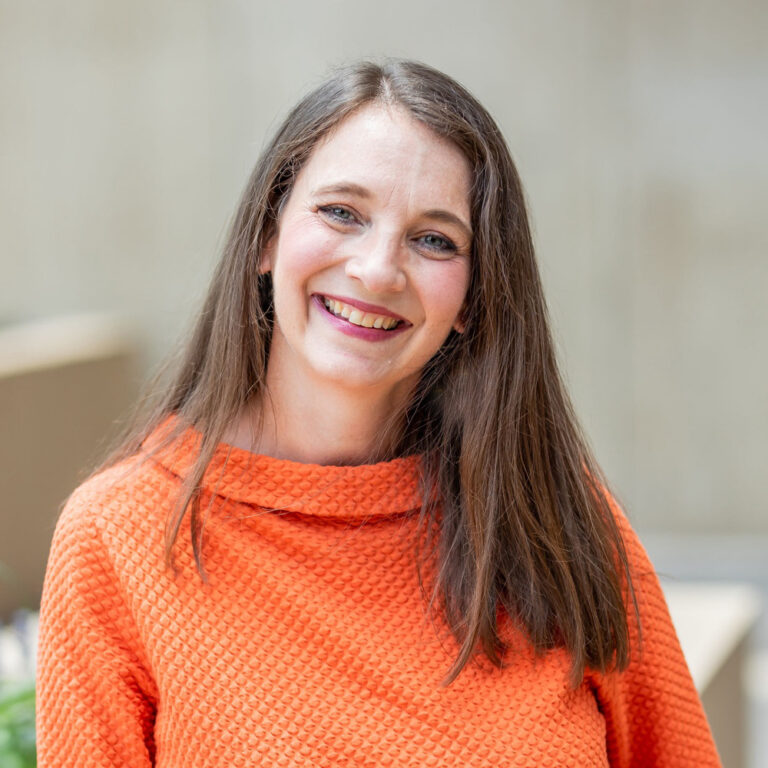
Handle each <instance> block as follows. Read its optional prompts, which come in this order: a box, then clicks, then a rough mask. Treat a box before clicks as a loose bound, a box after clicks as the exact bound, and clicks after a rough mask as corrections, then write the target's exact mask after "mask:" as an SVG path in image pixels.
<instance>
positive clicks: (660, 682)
mask: <svg viewBox="0 0 768 768" xmlns="http://www.w3.org/2000/svg"><path fill="white" fill-rule="evenodd" d="M615 513H616V516H617V522H618V524H619V529H620V531H621V534H622V537H623V540H624V545H625V548H626V552H627V558H628V561H629V565H630V573H631V576H632V581H633V585H634V591H635V596H636V599H637V606H638V613H639V620H640V631H639V632H638V627H637V623H636V622H635V620H634V616H633V611H632V607H631V605H630V608H629V614H630V636H631V651H630V653H631V656H630V662H629V666H628V668H627V669H626V670H625V671H623V672H612V673H609V674H593V675H592V676H591V680H592V684H593V687H594V690H595V696H596V698H597V701H598V705H599V706H600V709H601V710H602V712H603V715H604V717H605V721H606V728H607V735H606V738H607V748H608V755H609V759H610V764H611V765H612V766H620V768H630V767H631V768H639V767H640V766H649V767H650V766H654V768H663V767H664V766H669V767H670V768H671V767H672V766H674V768H683V767H684V766H690V767H691V768H694V766H696V768H704V767H707V766H713V767H714V766H720V761H719V758H718V756H717V750H716V748H715V745H714V741H713V739H712V735H711V733H710V730H709V725H708V723H707V719H706V716H705V714H704V710H703V708H702V705H701V701H700V700H699V697H698V694H697V692H696V689H695V687H694V684H693V680H692V679H691V675H690V672H689V671H688V666H687V664H686V662H685V658H684V657H683V653H682V650H681V648H680V643H679V641H678V638H677V634H676V632H675V629H674V626H673V624H672V620H671V618H670V615H669V610H668V608H667V604H666V600H665V598H664V594H663V592H662V590H661V586H660V584H659V580H658V578H657V576H656V573H655V571H654V569H653V566H652V565H651V562H650V560H649V558H648V555H647V554H646V552H645V550H644V548H643V546H642V544H641V543H640V541H639V539H638V537H637V535H636V534H635V532H634V531H633V530H632V528H631V527H630V525H629V523H628V522H627V520H626V518H625V517H624V515H623V513H622V512H621V511H620V510H618V509H616V510H615Z"/></svg>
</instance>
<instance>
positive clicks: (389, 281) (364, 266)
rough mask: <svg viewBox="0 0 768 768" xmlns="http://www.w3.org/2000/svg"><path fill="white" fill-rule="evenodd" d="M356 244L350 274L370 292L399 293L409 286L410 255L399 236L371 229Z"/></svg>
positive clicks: (347, 272) (350, 258)
mask: <svg viewBox="0 0 768 768" xmlns="http://www.w3.org/2000/svg"><path fill="white" fill-rule="evenodd" d="M354 247H355V253H354V255H352V256H350V257H349V258H348V259H347V262H346V266H345V270H346V274H347V275H348V276H349V277H352V278H355V279H356V280H359V281H360V282H361V283H362V284H363V285H364V286H365V288H366V289H367V290H368V291H369V292H370V293H398V292H400V291H402V290H403V289H404V288H405V284H406V276H405V272H404V270H403V259H405V258H407V257H406V255H405V253H404V248H403V246H402V243H401V242H400V240H399V237H398V236H397V235H395V234H394V233H393V234H392V235H388V234H386V233H374V232H369V234H368V235H367V236H366V237H364V238H361V239H360V240H358V241H357V242H356V243H355V246H354Z"/></svg>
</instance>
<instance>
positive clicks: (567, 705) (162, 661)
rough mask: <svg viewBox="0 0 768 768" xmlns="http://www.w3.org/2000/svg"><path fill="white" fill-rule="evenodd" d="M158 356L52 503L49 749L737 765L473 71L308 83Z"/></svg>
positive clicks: (374, 71)
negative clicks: (164, 353)
mask: <svg viewBox="0 0 768 768" xmlns="http://www.w3.org/2000/svg"><path fill="white" fill-rule="evenodd" d="M170 375H171V379H170V382H169V383H167V384H166V386H165V387H164V388H158V386H157V385H153V389H154V390H155V391H158V390H159V391H160V392H161V393H162V394H161V396H160V398H159V399H158V400H157V401H156V402H155V403H153V404H151V407H150V409H149V411H148V412H147V413H143V414H142V415H140V416H138V417H137V420H136V423H135V424H134V425H133V427H132V429H131V430H129V432H128V434H127V435H126V437H125V439H124V441H123V442H122V444H121V445H120V447H119V448H118V449H117V450H116V452H115V453H114V454H113V456H112V457H110V459H109V460H108V461H107V462H105V464H104V465H103V466H102V467H101V468H100V469H99V470H98V471H97V472H96V473H94V475H93V476H92V477H91V479H90V480H89V481H88V482H86V483H85V484H84V485H83V486H82V487H81V488H79V489H78V490H77V491H76V492H75V493H74V494H73V496H72V497H71V499H70V500H69V502H68V504H67V506H66V508H65V510H64V512H63V514H62V516H61V518H60V520H59V523H58V525H57V530H56V535H55V537H54V543H53V547H52V550H51V556H50V561H49V566H48V574H47V577H46V586H45V593H44V596H43V605H42V610H41V630H40V649H39V706H38V733H39V742H40V755H41V764H42V765H48V766H59V765H61V766H63V765H71V764H73V763H76V764H82V765H89V766H90V765H92V766H118V765H119V766H123V765H131V766H149V765H157V766H173V765H196V766H213V765H270V766H273V765H282V766H300V765H318V766H321V765H326V766H331V765H350V766H352V765H353V766H360V765H392V766H395V765H397V766H401V765H402V766H405V765H413V766H424V765H430V766H449V765H466V766H499V765H514V766H531V767H533V766H542V765H579V766H607V765H610V766H622V767H627V768H628V767H629V766H643V765H647V766H651V765H653V766H697V768H700V767H701V766H716V765H718V764H719V763H718V759H717V754H716V751H715V748H714V745H713V744H712V740H711V736H710V734H709V730H708V727H707V723H706V719H705V717H704V714H703V712H702V710H701V705H700V703H699V701H698V699H697V696H696V693H695V691H694V689H693V685H692V683H691V679H690V675H689V674H688V670H687V668H686V665H685V661H684V660H683V657H682V654H681V652H680V648H679V644H678V643H677V640H676V637H675V634H674V630H673V628H672V625H671V622H670V619H669V614H668V611H667V609H666V605H665V603H664V598H663V596H662V594H661V591H660V589H659V585H658V581H657V580H656V577H655V574H654V573H653V569H652V568H651V566H650V564H649V562H648V559H647V557H646V555H645V553H644V551H643V549H642V547H641V545H640V544H639V542H638V540H637V538H636V536H635V534H634V532H633V531H632V529H631V528H630V526H629V524H628V523H627V521H626V518H625V517H624V516H623V514H622V512H621V511H620V510H619V509H618V507H617V506H616V504H615V502H614V501H613V499H612V497H611V496H610V494H609V492H608V490H607V486H606V484H605V482H604V481H603V480H602V477H601V474H600V470H599V467H598V466H597V464H596V462H595V461H594V459H593V458H592V456H591V454H590V452H589V450H588V448H587V446H586V443H585V441H584V439H583V438H582V437H581V434H580V431H579V428H578V425H577V423H576V420H575V418H574V416H573V413H572V410H571V407H570V405H569V401H568V397H567V394H566V392H565V390H564V388H563V385H562V382H561V379H560V376H559V373H558V369H557V365H556V361H555V356H554V351H553V344H552V340H551V336H550V332H549V328H548V324H547V313H546V305H545V302H544V298H543V295H542V291H541V284H540V280H539V275H538V269H537V266H536V261H535V257H534V252H533V246H532V242H531V236H530V231H529V227H528V222H527V216H526V211H525V205H524V199H523V193H522V188H521V185H520V182H519V179H518V177H517V173H516V170H515V167H514V165H513V163H512V159H511V157H510V155H509V151H508V149H507V147H506V144H505V142H504V140H503V138H502V136H501V133H500V131H499V129H498V127H497V126H496V124H495V123H494V121H493V120H492V118H491V117H490V115H488V113H487V112H486V111H485V110H484V108H483V107H482V106H481V105H480V104H479V103H478V102H477V101H476V100H475V99H474V98H473V97H472V96H471V95H470V94H469V93H468V92H467V91H466V90H464V89H463V88H462V87H461V86H460V85H459V84H458V83H456V82H455V81H453V80H451V79H450V78H449V77H447V76H446V75H443V74H442V73H440V72H437V71H436V70H434V69H431V68H429V67H426V66H424V65H422V64H418V63H415V62H408V61H390V62H387V63H385V64H383V65H378V64H373V63H368V62H363V63H360V64H356V65H353V66H351V67H349V68H347V69H344V70H341V71H339V72H338V73H336V74H335V75H334V76H333V77H331V78H330V79H329V80H328V81H327V82H325V83H324V84H323V85H321V86H320V87H319V88H318V89H317V90H315V91H313V92H312V93H310V94H309V95H308V96H307V97H305V98H304V99H303V100H302V101H301V102H300V103H299V104H298V105H297V106H296V107H295V108H294V110H293V111H292V112H291V113H290V115H289V116H288V117H287V118H286V120H285V122H284V123H283V125H282V126H281V128H280V129H279V130H278V132H277V134H276V136H275V137H274V139H273V141H272V142H271V144H270V145H269V146H268V147H267V149H266V150H265V152H264V154H263V155H262V157H261V158H260V160H259V162H258V163H257V166H256V168H255V170H254V172H253V174H252V176H251V179H250V181H249V183H248V185H247V187H246V190H245V193H244V195H243V198H242V201H241V203H240V206H239V209H238V212H237V215H236V216H235V220H234V223H233V227H232V231H231V234H230V237H229V239H228V242H227V245H226V247H225V249H224V253H223V256H222V258H221V261H220V263H219V266H218V269H217V272H216V275H215V278H214V281H213V283H212V285H211V288H210V291H209V294H208V298H207V300H206V303H205V306H204V307H203V310H202V312H201V313H200V316H199V318H198V321H197V325H196V329H195V333H194V335H193V337H192V340H191V342H190V344H189V345H188V346H187V347H186V348H185V349H184V350H183V352H182V355H181V358H180V363H179V364H178V366H177V367H171V369H170ZM185 525H186V526H188V533H182V530H183V529H184V527H185ZM641 634H642V643H641Z"/></svg>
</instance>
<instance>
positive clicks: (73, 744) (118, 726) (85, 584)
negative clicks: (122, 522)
mask: <svg viewBox="0 0 768 768" xmlns="http://www.w3.org/2000/svg"><path fill="white" fill-rule="evenodd" d="M95 517H96V516H95V515H91V514H89V511H88V505H87V504H84V503H83V502H82V501H78V499H77V496H75V497H73V498H72V499H70V501H69V502H68V504H67V506H66V507H65V509H64V511H63V513H62V515H61V517H60V519H59V522H58V524H57V526H56V531H55V533H54V538H53V544H52V547H51V553H50V556H49V560H48V567H47V570H46V576H45V585H44V588H43V597H42V603H41V608H40V634H39V640H38V663H37V743H38V761H39V762H38V766H39V768H58V767H59V766H71V765H83V766H85V765H87V766H89V767H90V768H106V767H107V766H110V767H112V766H114V767H117V766H121V768H122V767H124V766H131V768H141V767H142V766H151V765H153V764H154V740H153V729H154V718H155V710H156V692H155V686H154V682H153V680H152V677H151V676H150V675H149V674H148V672H147V670H146V665H145V664H142V662H141V660H140V656H141V652H140V645H139V643H138V639H137V632H136V629H135V625H134V623H133V621H132V618H131V616H130V613H129V611H128V609H127V606H126V604H125V601H124V598H123V596H122V594H121V590H120V588H119V583H118V579H117V577H116V574H115V571H114V569H113V567H112V564H111V562H110V560H109V558H108V557H107V553H106V547H105V546H104V544H103V542H102V539H101V537H100V534H99V532H98V525H97V522H98V521H97V520H96V519H95Z"/></svg>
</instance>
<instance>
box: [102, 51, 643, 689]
mask: <svg viewBox="0 0 768 768" xmlns="http://www.w3.org/2000/svg"><path fill="white" fill-rule="evenodd" d="M376 101H380V102H384V103H387V104H394V105H397V106H399V107H401V108H403V109H405V110H407V111H408V112H409V113H410V114H411V115H412V116H413V117H414V118H415V119H417V120H420V121H421V122H422V123H424V124H426V125H427V126H429V127H430V128H431V129H432V130H434V131H435V132H436V133H437V134H439V135H440V136H443V137H446V138H448V139H449V140H451V141H452V142H454V143H455V144H456V145H457V146H458V147H459V148H460V149H461V150H462V152H463V153H464V154H465V156H466V157H467V159H468V160H469V163H470V165H471V168H472V174H473V185H472V191H471V198H472V199H471V201H470V204H471V205H470V207H471V216H472V229H473V231H474V237H473V244H472V253H471V259H470V263H471V274H470V285H469V291H468V300H467V304H466V311H465V315H464V317H463V320H464V324H465V330H464V332H463V333H462V334H458V333H455V332H452V333H451V335H450V336H449V338H448V340H447V341H446V342H445V344H444V345H443V347H442V348H441V350H440V351H439V352H438V354H437V355H435V357H434V358H433V359H432V360H431V361H430V362H429V364H428V365H427V367H426V369H425V370H424V372H423V374H422V376H421V381H420V383H419V386H418V387H417V389H416V392H415V395H414V398H413V401H412V402H411V403H410V405H409V407H408V410H407V412H406V414H405V418H404V421H403V420H400V421H399V423H400V424H401V425H402V424H403V423H404V425H405V426H404V428H403V429H402V434H400V435H399V438H398V440H397V441H396V442H395V444H394V445H395V446H396V447H395V448H394V450H392V451H390V454H394V455H403V454H407V453H413V452H418V453H420V454H422V455H423V457H424V462H423V466H424V476H423V484H424V496H423V498H424V508H423V509H422V515H421V522H422V525H423V526H424V528H425V529H427V530H432V531H437V533H436V534H435V538H434V539H429V537H427V539H426V540H427V541H429V542H431V544H430V549H431V552H432V554H433V555H434V557H435V563H436V569H435V573H436V578H435V583H434V592H433V595H432V596H433V598H436V599H437V601H438V602H439V604H440V606H441V609H442V611H443V614H444V616H445V618H446V620H447V623H448V626H449V627H450V628H451V631H452V632H453V634H454V635H455V637H456V639H457V641H458V642H459V644H460V651H459V653H458V655H457V657H456V659H455V661H454V663H453V665H452V667H451V669H450V670H449V671H448V673H447V675H446V678H445V681H444V682H445V683H446V684H448V683H450V682H452V681H453V680H454V679H455V678H456V677H457V676H458V675H459V673H460V672H461V670H462V669H463V668H464V666H465V665H466V664H467V662H468V661H469V660H470V659H471V658H472V656H473V654H474V652H475V651H476V650H482V651H483V652H484V653H485V655H486V656H487V657H488V658H489V659H490V660H491V661H492V662H493V663H494V664H497V665H501V664H502V662H503V657H504V652H505V650H506V649H505V644H504V642H503V640H502V636H501V634H502V633H501V632H500V628H499V624H498V615H499V614H498V611H499V608H501V609H503V610H504V612H505V613H506V616H508V617H509V618H510V619H511V620H512V621H513V622H514V623H515V624H516V625H517V626H519V627H520V628H521V629H522V630H523V631H524V632H525V633H526V635H527V636H528V638H529V640H530V642H531V643H532V645H533V647H534V648H535V649H536V651H537V652H539V653H542V652H544V651H546V650H547V649H551V648H555V647H564V648H565V649H567V651H568V652H569V653H570V657H571V659H572V682H573V684H578V682H580V680H581V678H582V676H583V673H584V670H585V668H587V667H589V668H593V669H598V670H607V669H610V668H617V669H622V668H624V667H625V666H626V665H627V663H628V661H629V646H630V643H629V618H628V615H629V614H630V613H632V612H634V614H635V615H636V606H635V602H634V593H633V591H632V582H631V578H630V573H629V567H628V564H627V558H626V553H625V551H624V547H623V544H622V539H621V535H620V533H619V530H618V528H617V524H616V521H615V519H614V515H613V513H612V511H611V508H610V498H609V496H608V492H607V490H606V486H605V483H604V481H603V479H602V476H601V474H600V470H599V468H598V466H597V464H596V462H595V461H594V459H593V458H592V455H591V453H590V450H589V448H588V446H587V444H586V441H585V440H584V438H583V436H582V435H581V432H580V430H579V427H578V425H577V421H576V418H575V416H574V413H573V410H572V408H571V405H570V403H569V399H568V396H567V394H566V391H565V388H564V386H563V383H562V380H561V377H560V374H559V372H558V367H557V363H556V360H555V354H554V346H553V342H552V338H551V334H550V330H549V322H548V318H547V310H546V304H545V301H544V296H543V293H542V288H541V281H540V277H539V273H538V267H537V264H536V260H535V257H534V249H533V243H532V239H531V233H530V229H529V225H528V218H527V214H526V207H525V200H524V195H523V190H522V187H521V184H520V180H519V178H518V175H517V171H516V170H515V166H514V163H513V162H512V158H511V156H510V153H509V150H508V148H507V146H506V143H505V141H504V139H503V137H502V135H501V132H500V131H499V129H498V127H497V126H496V124H495V122H494V121H493V119H492V118H491V116H490V115H489V114H488V113H487V112H486V110H485V109H484V108H483V107H482V106H481V105H480V104H479V103H478V102H477V100H476V99H475V98H474V97H473V96H472V95H471V94H470V93H468V92H467V91H466V90H465V89H464V88H463V87H462V86H460V85H459V84H458V83H456V82H455V81H454V80H452V79H451V78H449V77H447V76H446V75H444V74H442V73H440V72H438V71H436V70H434V69H432V68H430V67H428V66H426V65H424V64H420V63H416V62H412V61H402V60H390V61H386V62H385V63H383V64H378V63H371V62H361V63H358V64H355V65H352V66H349V67H347V68H344V69H341V70H339V71H338V72H336V74H334V75H333V76H332V77H331V78H330V79H329V80H327V81H326V82H325V83H323V84H322V85H321V86H319V87H318V88H317V89H316V90H314V91H312V92H311V93H310V94H309V95H307V96H306V97H305V98H304V99H303V100H302V101H301V102H300V103H299V104H298V105H297V106H296V107H295V108H294V109H293V110H292V111H291V112H290V114H289V115H288V117H287V118H286V119H285V121H284V122H283V124H282V126H281V127H280V128H279V130H278V131H277V133H276V135H275V137H274V138H273V139H272V141H271V143H270V144H269V145H268V146H267V148H266V149H265V151H264V152H263V154H262V155H261V158H260V159H259V161H258V162H257V164H256V167H255V169H254V171H253V173H252V175H251V177H250V180H249V181H248V184H247V186H246V188H245V191H244V193H243V196H242V199H241V201H240V204H239V206H238V209H237V211H236V214H235V216H234V220H233V222H232V226H231V231H230V234H229V237H228V239H227V242H226V245H225V247H224V252H223V255H222V258H221V260H220V262H219V264H218V267H217V269H216V272H215V276H214V278H213V281H212V284H211V286H210V289H209V292H208V296H207V299H206V301H205V305H204V307H203V310H202V312H201V313H200V315H199V318H198V320H197V323H196V326H195V329H194V332H193V335H192V337H191V339H190V340H189V341H188V343H187V344H186V345H185V347H184V349H183V350H182V352H181V355H180V357H179V358H178V359H177V361H176V362H175V363H174V364H173V366H172V367H171V370H172V378H171V381H170V384H168V385H166V386H165V387H164V389H163V390H162V391H161V392H160V395H159V396H158V397H156V398H155V400H154V402H153V403H151V404H150V406H149V408H148V411H149V412H148V414H147V412H146V411H145V413H144V415H143V416H142V417H140V418H138V419H137V420H136V421H135V424H134V426H133V427H132V428H131V429H130V430H129V431H128V433H127V435H126V436H125V437H124V439H123V440H122V442H121V445H120V447H119V448H118V450H117V451H115V452H114V453H113V454H112V456H111V457H110V458H109V459H108V460H107V462H106V464H105V465H104V466H108V465H110V464H113V463H115V462H116V461H118V460H120V459H121V458H124V457H126V456H129V455H132V454H134V453H136V452H137V451H138V450H139V447H140V445H141V443H142V441H143V440H144V439H145V438H146V437H147V436H148V435H149V434H150V433H151V432H152V431H153V430H154V429H155V428H156V427H157V426H158V425H160V424H161V423H162V422H163V421H165V420H166V419H167V417H168V416H169V415H172V414H173V415H176V416H178V417H179V418H178V419H177V420H176V427H175V430H174V431H173V432H172V433H171V434H169V435H168V440H169V441H170V440H173V439H174V438H175V437H177V436H178V435H179V434H180V433H181V432H182V431H183V430H184V429H185V428H187V427H188V426H190V425H191V426H193V427H195V428H196V429H197V430H198V431H199V432H200V433H201V435H202V438H201V443H200V451H199V455H198V457H197V460H196V462H195V464H194V466H193V468H192V469H191V471H190V472H189V473H188V475H187V476H186V478H185V479H184V483H183V486H182V490H181V492H180V496H179V500H178V503H177V505H176V507H175V509H174V510H173V512H172V514H171V515H170V516H169V518H168V523H167V530H166V557H167V561H168V563H169V565H172V563H173V548H174V544H175V542H176V541H177V539H178V536H179V532H180V530H181V528H182V525H183V523H184V520H185V518H186V519H188V524H189V527H190V535H191V537H192V546H193V549H194V554H195V558H196V561H197V566H198V569H199V570H200V573H201V575H202V576H203V577H205V572H204V563H203V555H202V535H203V523H202V521H203V518H204V515H202V514H201V511H200V508H199V507H200V504H199V501H200V498H199V497H200V491H199V488H200V484H201V481H202V478H203V475H204V473H205V470H206V468H207V466H208V464H209V463H210V460H211V457H212V455H213V453H214V451H215V448H216V446H217V444H218V443H219V442H220V440H221V439H222V437H223V434H224V431H225V429H226V428H227V427H228V426H229V425H230V424H231V423H232V422H233V421H234V419H235V418H236V417H237V416H238V414H240V413H241V412H242V409H243V408H244V407H245V406H246V405H247V404H248V403H249V402H250V401H251V400H252V398H254V397H256V396H259V395H260V394H263V393H264V390H265V377H266V370H267V360H268V357H269V345H270V338H271V332H272V321H273V310H272V291H271V281H270V276H269V275H268V274H261V273H260V271H259V263H260V256H261V253H262V249H263V247H264V245H265V243H267V242H268V240H269V238H270V236H271V235H272V234H273V233H274V232H275V229H276V226H277V222H278V218H279V213H280V210H281V207H282V205H283V204H284V203H285V201H286V200H287V198H288V196H289V194H290V192H291V189H292V185H293V183H294V180H295V178H296V175H297V174H298V172H299V171H300V170H301V168H302V167H303V165H304V164H305V163H306V161H307V158H308V157H309V156H310V154H311V153H312V150H313V149H314V147H315V146H316V145H317V143H318V141H320V140H321V139H322V138H323V137H325V136H327V135H328V133H329V132H330V131H331V130H332V129H333V128H334V127H335V126H336V125H338V124H339V123H340V121H342V120H343V119H344V118H345V117H347V116H348V115H349V114H351V113H352V112H353V111H355V110H357V109H359V108H360V107H362V106H363V105H366V104H370V103H372V102H376ZM383 458H386V456H385V457H383ZM632 608H634V610H633V611H632V610H630V609H632Z"/></svg>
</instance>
